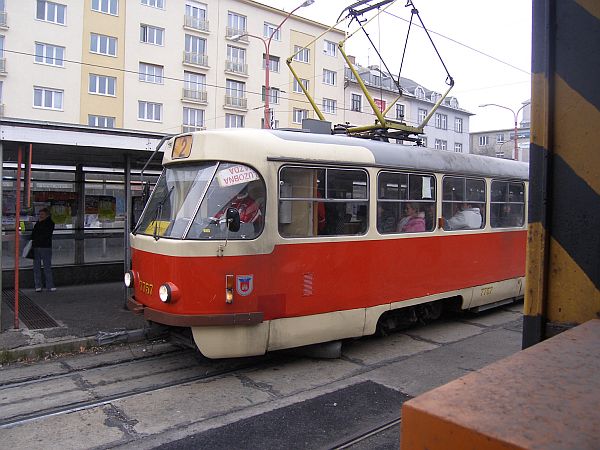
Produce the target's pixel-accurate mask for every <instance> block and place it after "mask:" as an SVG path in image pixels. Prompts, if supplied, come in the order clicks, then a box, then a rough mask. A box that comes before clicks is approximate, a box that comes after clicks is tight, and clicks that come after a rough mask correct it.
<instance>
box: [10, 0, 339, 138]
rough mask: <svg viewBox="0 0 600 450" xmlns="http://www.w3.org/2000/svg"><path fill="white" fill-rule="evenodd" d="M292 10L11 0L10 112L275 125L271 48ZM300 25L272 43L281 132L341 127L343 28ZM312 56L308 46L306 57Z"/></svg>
mask: <svg viewBox="0 0 600 450" xmlns="http://www.w3.org/2000/svg"><path fill="white" fill-rule="evenodd" d="M287 16H288V13H287V12H285V11H281V10H278V9H275V8H271V7H268V6H265V5H262V4H260V3H257V2H254V1H251V0H203V1H196V0H58V1H46V0H37V1H32V0H27V1H22V0H0V104H1V105H2V111H1V112H2V115H3V116H4V117H9V118H17V119H32V120H41V121H51V122H60V123H72V124H82V125H90V126H95V127H101V128H125V129H131V130H141V131H149V132H161V133H178V132H182V131H189V130H196V129H201V128H222V127H255V128H258V127H261V126H263V125H264V97H265V70H264V65H265V51H266V44H267V40H268V38H269V37H270V36H271V34H272V33H273V32H274V31H275V29H276V28H277V26H278V25H279V24H280V23H281V22H282V21H283V20H284V19H285V18H286V17H287ZM327 28H328V27H327V26H325V25H323V24H319V23H317V22H314V21H311V20H307V19H304V18H301V17H298V16H291V17H289V18H288V19H287V20H286V21H285V23H284V24H283V26H282V27H281V28H280V29H279V30H278V31H277V32H276V33H275V34H274V35H273V38H272V39H271V42H270V58H269V59H270V65H269V67H270V86H271V92H270V103H271V105H270V109H271V124H272V126H274V127H292V128H294V127H296V128H299V127H301V123H302V118H304V117H314V116H313V112H312V109H311V108H310V105H309V103H308V102H307V101H306V98H305V97H304V95H303V94H302V93H301V89H300V88H299V86H298V85H297V83H296V82H295V81H294V79H293V77H292V75H291V73H290V71H289V70H288V69H287V66H286V64H285V60H286V59H287V58H288V57H289V56H291V55H292V54H294V53H297V52H298V54H297V55H296V57H295V58H294V59H295V60H294V62H293V64H294V67H295V69H296V70H297V72H298V73H299V75H300V77H301V78H302V82H303V84H305V86H307V88H308V91H309V92H310V93H311V95H313V97H314V98H315V99H316V101H317V102H318V104H319V105H322V106H323V109H324V110H325V113H326V116H327V119H328V120H331V121H332V122H339V121H340V120H341V118H342V114H341V111H340V108H339V105H341V104H342V103H343V98H344V92H343V89H344V86H343V60H342V58H341V57H340V55H339V54H338V52H337V48H336V46H335V45H334V44H335V43H336V42H338V41H340V40H341V39H342V38H343V37H344V33H343V32H342V31H339V30H331V31H328V32H327V33H325V35H324V36H322V37H320V38H319V39H317V40H316V41H315V38H316V37H317V36H319V35H321V34H322V33H324V32H325V31H326V30H327ZM303 47H306V48H304V49H303Z"/></svg>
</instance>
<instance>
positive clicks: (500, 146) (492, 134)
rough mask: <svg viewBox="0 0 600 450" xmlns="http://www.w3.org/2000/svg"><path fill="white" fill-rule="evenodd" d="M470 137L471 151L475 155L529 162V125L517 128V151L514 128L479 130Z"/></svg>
mask: <svg viewBox="0 0 600 450" xmlns="http://www.w3.org/2000/svg"><path fill="white" fill-rule="evenodd" d="M470 139H471V142H470V145H471V153H473V154H475V155H484V156H493V157H496V158H504V159H514V160H518V161H523V162H529V143H530V130H529V127H519V128H517V148H516V151H515V129H514V128H503V129H497V130H486V131H479V132H476V133H471V134H470ZM515 153H516V154H515Z"/></svg>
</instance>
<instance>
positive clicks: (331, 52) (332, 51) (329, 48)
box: [323, 41, 337, 56]
mask: <svg viewBox="0 0 600 450" xmlns="http://www.w3.org/2000/svg"><path fill="white" fill-rule="evenodd" d="M323 53H325V54H326V55H327V56H336V54H337V44H336V43H335V42H331V41H325V42H323Z"/></svg>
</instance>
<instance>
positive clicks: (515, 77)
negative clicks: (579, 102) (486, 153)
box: [258, 0, 532, 132]
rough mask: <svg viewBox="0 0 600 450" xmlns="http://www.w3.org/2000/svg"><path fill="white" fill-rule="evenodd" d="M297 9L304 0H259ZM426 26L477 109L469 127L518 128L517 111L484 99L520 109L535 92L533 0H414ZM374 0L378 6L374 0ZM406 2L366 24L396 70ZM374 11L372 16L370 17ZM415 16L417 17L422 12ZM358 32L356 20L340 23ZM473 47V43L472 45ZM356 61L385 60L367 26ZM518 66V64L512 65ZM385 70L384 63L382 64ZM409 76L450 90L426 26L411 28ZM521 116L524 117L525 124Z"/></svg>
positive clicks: (313, 12) (337, 9)
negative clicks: (500, 106) (532, 51)
mask: <svg viewBox="0 0 600 450" xmlns="http://www.w3.org/2000/svg"><path fill="white" fill-rule="evenodd" d="M258 1H259V2H261V3H264V4H267V5H270V6H273V7H276V8H279V9H283V10H285V11H291V10H292V9H294V8H295V7H296V6H298V5H299V4H301V3H302V1H303V0H258ZM355 1H356V0H315V3H313V4H312V5H311V6H308V7H305V8H301V9H299V10H298V12H297V13H296V14H298V15H301V16H304V17H307V18H309V19H312V20H316V21H318V22H321V23H325V24H327V25H333V24H334V23H335V22H336V20H337V18H338V16H339V15H340V13H341V11H342V10H343V9H344V8H345V7H347V6H348V5H350V4H352V3H355ZM413 2H414V4H415V6H416V7H417V9H418V10H419V13H420V15H421V19H422V20H423V23H424V24H425V26H426V27H427V29H428V30H429V32H430V34H431V37H432V39H433V41H434V43H435V45H436V47H437V49H438V51H439V52H440V55H441V57H442V59H443V61H444V63H445V64H446V67H447V68H448V71H449V73H450V75H451V76H452V77H453V78H454V82H455V85H454V88H453V89H452V91H451V92H450V94H449V95H453V96H455V97H456V98H457V99H458V101H459V105H460V107H461V108H464V109H466V110H468V111H469V112H471V113H473V114H475V115H474V116H472V117H471V120H470V129H469V131H471V132H473V131H481V130H490V129H498V128H511V127H512V126H513V123H514V116H513V114H512V113H511V112H510V111H506V110H503V109H500V108H496V107H487V108H479V107H478V105H481V104H484V103H498V104H500V105H504V106H507V107H509V108H512V109H513V110H515V111H516V110H517V109H518V108H520V107H521V104H522V102H524V101H527V100H529V99H530V97H531V75H530V70H531V10H532V4H531V1H527V0H503V1H501V2H489V1H482V0H454V1H452V0H413ZM372 3H376V1H375V0H374V1H373V2H372ZM405 4H406V0H397V1H396V3H395V4H393V5H392V6H391V7H389V8H388V9H387V10H386V11H387V12H389V13H391V14H393V15H395V16H399V17H400V18H402V19H405V20H401V19H399V18H397V17H393V16H392V15H390V14H386V13H385V12H384V13H382V14H381V15H380V17H379V19H375V20H373V21H372V22H371V23H370V24H369V25H367V27H366V28H367V31H368V32H369V34H370V36H371V39H372V40H373V42H374V43H375V44H376V45H377V46H379V42H381V46H380V52H381V54H382V56H383V58H384V60H385V62H386V63H387V65H388V67H389V68H390V70H391V71H392V72H393V73H395V74H397V73H398V69H399V68H400V61H401V58H402V50H403V48H404V42H405V39H406V32H407V29H408V23H407V21H408V20H409V19H410V16H411V13H410V8H407V7H405ZM372 15H373V13H369V15H368V16H367V17H371V16H372ZM414 21H416V23H419V22H418V19H417V17H416V16H415V17H414ZM338 28H341V29H343V30H349V31H351V32H352V31H354V30H355V29H356V22H354V24H353V25H352V26H351V27H350V28H348V22H347V21H346V22H344V23H342V24H340V25H339V26H338ZM469 47H470V48H469ZM346 49H347V52H348V53H349V54H352V55H354V56H356V61H357V63H359V64H361V65H363V66H366V65H367V64H378V65H380V66H382V65H381V64H380V63H379V57H378V56H377V54H376V52H375V51H374V50H373V49H372V48H371V45H370V44H369V42H368V40H367V38H366V37H365V36H364V33H363V32H362V31H361V32H360V33H357V34H356V35H354V37H352V38H351V39H350V40H349V41H348V42H347V44H346ZM511 66H512V67H511ZM382 67H383V66H382ZM402 76H403V77H407V78H411V79H413V80H414V81H416V82H418V83H420V84H421V85H423V86H425V87H426V88H427V89H431V90H435V91H438V92H440V93H443V92H445V91H446V89H447V86H446V84H445V80H446V72H445V70H444V68H443V66H442V64H441V63H440V61H439V58H438V56H437V55H436V54H435V51H434V49H433V47H432V46H431V43H430V42H429V40H428V39H427V37H426V35H425V33H424V31H423V30H422V29H420V28H418V27H414V26H413V27H412V29H411V32H410V37H409V41H408V47H407V53H406V56H405V60H404V65H403V68H402ZM520 120H521V115H519V121H520Z"/></svg>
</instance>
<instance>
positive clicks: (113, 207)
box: [85, 195, 117, 227]
mask: <svg viewBox="0 0 600 450" xmlns="http://www.w3.org/2000/svg"><path fill="white" fill-rule="evenodd" d="M116 212H117V199H116V198H115V197H113V196H111V195H86V196H85V226H86V227H99V226H100V223H102V222H114V221H115V217H116Z"/></svg>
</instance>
